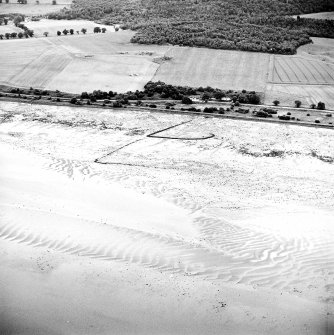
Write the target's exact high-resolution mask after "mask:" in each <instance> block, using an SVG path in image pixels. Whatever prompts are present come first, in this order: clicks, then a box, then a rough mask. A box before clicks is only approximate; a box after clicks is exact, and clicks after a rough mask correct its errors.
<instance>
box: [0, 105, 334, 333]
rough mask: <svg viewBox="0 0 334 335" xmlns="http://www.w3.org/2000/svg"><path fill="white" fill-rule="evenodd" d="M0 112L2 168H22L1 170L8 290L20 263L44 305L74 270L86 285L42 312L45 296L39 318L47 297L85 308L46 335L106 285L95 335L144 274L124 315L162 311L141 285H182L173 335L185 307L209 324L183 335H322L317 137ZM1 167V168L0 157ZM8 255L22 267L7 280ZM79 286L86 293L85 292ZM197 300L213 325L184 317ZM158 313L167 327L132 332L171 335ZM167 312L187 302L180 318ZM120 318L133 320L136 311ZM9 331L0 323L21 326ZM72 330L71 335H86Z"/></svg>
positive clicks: (123, 117)
mask: <svg viewBox="0 0 334 335" xmlns="http://www.w3.org/2000/svg"><path fill="white" fill-rule="evenodd" d="M0 109H1V115H0V116H1V121H2V123H1V124H0V144H1V145H2V146H1V148H2V149H3V148H7V147H8V148H11V150H10V151H8V161H11V160H13V159H14V158H13V157H18V158H17V159H19V157H21V160H22V161H20V160H18V161H17V165H14V166H12V167H11V168H5V169H4V173H6V176H7V174H8V178H7V179H6V180H4V181H3V183H1V185H3V186H2V197H1V199H2V202H1V208H2V210H1V213H2V214H1V221H0V241H1V243H3V244H4V245H5V246H6V247H7V248H9V249H8V250H12V249H13V250H15V252H14V251H13V252H14V253H13V254H17V255H16V256H15V257H16V259H15V262H14V263H10V262H9V261H8V259H9V257H10V254H9V255H2V256H1V257H3V258H4V259H6V260H7V262H5V266H6V268H8V269H10V271H9V274H11V273H12V272H13V271H25V270H24V269H25V266H27V269H29V271H31V270H30V267H29V266H31V265H29V264H30V263H32V262H34V260H35V258H36V259H37V265H38V267H39V270H36V274H35V273H34V278H35V279H34V280H37V279H36V278H39V277H37V274H38V276H40V279H38V280H41V281H42V280H43V278H44V281H43V285H41V286H40V287H39V288H36V289H35V290H36V293H35V294H36V295H37V296H41V295H40V293H39V292H40V291H42V292H44V291H46V292H48V291H47V290H48V289H47V287H48V285H50V288H49V290H52V287H54V286H55V287H57V285H56V284H55V283H56V278H58V277H60V278H62V279H60V280H64V278H68V274H67V272H68V273H73V274H74V273H75V274H76V273H77V272H78V268H79V269H80V273H81V271H84V270H85V271H86V272H85V273H86V275H84V276H81V280H80V281H79V283H78V286H76V290H73V287H72V289H69V290H68V291H67V294H66V295H64V294H63V292H62V291H61V290H60V291H59V292H61V295H60V296H58V294H59V292H58V291H57V288H56V289H55V291H52V294H45V295H42V296H41V297H42V298H41V299H42V300H45V299H50V301H51V303H50V302H49V306H50V307H49V310H54V309H55V308H56V306H58V305H57V304H59V303H60V302H61V301H62V302H64V301H63V300H62V299H65V298H61V297H64V296H66V299H67V300H68V299H69V298H70V300H71V299H72V297H73V296H75V294H76V293H75V292H76V291H77V290H82V292H86V293H85V294H83V297H82V298H80V299H79V300H78V303H77V302H76V300H73V301H72V300H71V301H72V302H71V304H72V305H71V306H73V308H72V309H71V310H70V311H67V315H64V316H63V312H62V311H60V312H59V313H60V314H59V320H60V321H61V322H60V323H59V325H58V327H59V326H63V318H64V320H70V321H69V322H71V327H75V325H76V327H86V326H85V325H86V323H85V322H78V315H77V314H75V313H74V312H72V310H73V311H74V310H75V311H77V312H76V313H79V312H78V311H81V310H82V309H83V308H86V307H84V306H86V303H82V304H81V303H80V302H82V301H85V302H86V299H88V298H87V297H86V294H88V296H90V294H93V295H95V294H101V292H109V286H110V285H112V291H113V293H110V292H109V293H108V297H109V300H108V301H109V302H103V304H105V305H106V306H107V308H106V309H105V311H104V312H103V315H104V318H99V317H98V315H99V314H98V313H97V314H94V315H95V326H96V325H97V324H99V325H101V324H103V323H105V322H106V321H105V316H106V315H112V313H114V312H113V311H114V310H115V298H114V295H115V291H116V292H119V291H120V292H123V290H125V291H126V292H133V288H132V285H134V284H133V283H132V282H131V280H130V279H129V278H131V277H129V276H130V274H131V269H132V270H133V271H137V273H142V272H143V271H144V273H145V275H143V278H141V279H138V281H139V282H140V283H141V285H142V286H141V287H138V288H137V291H136V292H137V294H142V299H139V300H140V301H145V299H150V298H149V297H151V296H152V295H153V296H154V297H156V299H158V300H156V301H161V299H164V298H163V297H162V296H163V292H165V290H163V291H162V289H161V287H160V288H156V286H155V285H157V282H156V281H155V279H152V278H153V277H152V276H155V275H156V273H159V275H160V276H161V278H160V280H162V281H164V282H166V281H168V280H171V278H172V280H173V284H171V285H172V286H171V287H173V289H175V290H177V292H179V291H178V287H179V285H181V283H188V280H191V284H190V287H193V288H194V290H193V291H191V292H193V293H192V294H191V295H189V292H190V291H189V288H187V289H185V290H184V291H182V293H180V298H179V299H180V300H177V299H176V298H175V299H176V300H175V301H179V302H180V301H182V304H181V305H180V306H179V307H178V311H179V312H180V313H181V316H182V318H183V321H182V322H180V324H179V327H181V325H182V324H185V323H186V322H188V321H187V320H192V318H193V316H191V315H190V314H192V313H190V314H189V308H190V306H196V318H198V320H202V321H201V323H202V325H204V321H203V318H204V319H205V320H206V321H208V318H209V320H211V321H210V323H209V325H206V327H208V328H207V331H205V330H204V329H194V330H193V331H192V333H194V334H195V333H202V334H203V332H205V333H210V334H211V333H217V334H218V333H221V329H228V330H229V333H231V334H240V332H241V333H256V332H258V333H275V334H307V333H309V332H311V333H312V334H326V333H325V330H326V327H327V326H328V323H326V322H328V317H329V316H332V315H333V312H334V311H333V299H334V287H333V285H332V283H333V281H334V277H333V273H334V253H333V248H332V241H333V238H334V229H333V208H334V194H333V190H334V184H333V180H334V174H333V164H334V156H333V152H334V147H333V145H334V139H333V136H334V132H333V131H332V130H325V129H316V128H302V127H295V126H291V125H275V124H265V123H254V124H252V126H251V127H250V123H249V122H244V121H240V120H239V121H234V120H226V119H211V118H204V117H198V116H195V117H191V116H189V115H167V114H158V113H154V112H152V113H150V112H140V111H138V112H136V111H131V112H128V111H117V110H116V111H110V110H105V109H103V110H98V109H86V108H71V107H57V106H43V105H39V106H32V105H28V104H19V103H8V102H1V103H0ZM171 126H175V127H174V128H170V127H171ZM166 128H169V129H167V130H166V131H162V132H161V133H159V136H163V137H164V138H156V137H154V135H153V137H147V135H149V134H151V133H153V132H156V131H158V130H163V129H166ZM212 135H214V136H212ZM171 138H173V139H171ZM198 138H206V139H203V140H198ZM2 155H4V156H3V157H2V160H4V161H6V162H7V158H6V157H7V156H6V155H5V153H4V151H2ZM28 157H30V158H29V159H28ZM30 159H33V160H32V161H30ZM22 162H25V163H24V164H23V163H22ZM6 164H9V163H8V162H7V163H6ZM31 164H32V165H31ZM6 166H7V165H5V167H6ZM30 166H31V167H30ZM39 171H40V172H39ZM9 176H11V177H9ZM37 176H38V178H37V179H36V180H35V179H34V180H35V183H34V184H33V185H34V187H31V185H32V184H31V183H32V179H33V178H36V177H37ZM15 178H17V182H15V180H16V179H15ZM58 180H59V182H57V181H58ZM49 183H50V184H49ZM67 184H69V188H68V189H66V187H67V186H66V185H67ZM47 185H51V186H52V187H51V186H47ZM18 190H20V192H18ZM20 250H21V251H20ZM20 253H21V254H20ZM23 255H29V256H30V257H31V258H30V260H26V261H25V263H22V264H26V265H21V266H20V267H18V266H16V265H15V264H17V263H16V262H18V259H21V258H22V257H24V256H23ZM59 255H61V256H59ZM59 257H61V261H60V260H58V258H59ZM86 260H89V263H90V265H89V266H90V267H89V269H87V267H86V265H84V264H85V262H86ZM12 262H13V261H12ZM117 262H119V263H122V264H124V269H122V273H123V274H124V277H123V281H122V284H120V283H116V282H115V281H114V280H112V279H110V278H109V277H105V276H106V275H105V274H103V273H104V272H103V271H102V270H101V269H104V270H106V269H112V270H111V272H112V273H117V271H118V268H119V267H120V266H121V265H119V266H116V264H117ZM13 264H14V265H13ZM59 264H62V265H61V266H60V265H59ZM66 264H73V265H71V266H68V267H66V266H65V265H66ZM136 268H138V269H139V270H135V269H136ZM94 269H97V270H94ZM27 271H28V270H27ZM108 271H110V270H108ZM6 273H7V272H6ZM100 275H101V276H102V277H103V278H105V279H102V278H100V277H99V276H100ZM30 276H31V274H30V272H27V273H25V276H22V277H18V279H16V280H14V281H12V282H11V283H8V285H5V286H4V290H2V291H4V293H6V294H7V296H12V297H13V298H12V300H8V299H7V300H8V301H15V299H14V297H15V296H17V295H18V294H19V296H21V297H23V296H24V295H25V294H27V293H25V292H27V290H24V291H22V292H21V291H20V292H19V293H16V295H14V293H12V291H11V290H12V289H13V288H15V287H16V286H17V285H18V283H19V282H20V280H21V279H20V278H24V281H27V282H28V283H30V281H29V278H30ZM45 278H48V280H47V281H46V282H45ZM89 278H93V280H94V285H95V286H96V285H97V287H98V289H97V288H96V287H95V286H92V287H94V288H92V287H90V286H87V287H88V289H86V288H85V287H86V286H85V285H88V284H87V283H89ZM107 278H109V279H107ZM4 280H6V282H7V281H8V279H4ZM22 280H23V279H22ZM58 280H59V279H58ZM44 283H45V284H44ZM111 283H112V284H111ZM123 283H125V284H123ZM176 283H177V285H176ZM207 283H209V284H207ZM122 285H123V286H122ZM147 285H148V286H147ZM159 285H161V284H160V282H159ZM206 285H209V286H210V287H211V289H209V292H211V290H212V289H214V290H215V292H216V293H217V292H218V293H217V294H219V299H220V300H218V301H220V305H219V306H220V308H221V306H226V305H227V307H226V309H224V310H219V311H220V312H219V313H218V312H217V308H216V307H215V304H213V302H212V298H211V295H210V294H209V293H208V294H207V296H206V297H203V303H202V304H204V305H202V304H201V303H198V300H196V299H199V297H201V291H202V289H204V287H206ZM119 287H121V288H122V289H119ZM143 288H145V289H143ZM91 290H92V291H91ZM94 290H95V291H98V292H95V291H94ZM205 290H206V289H205ZM92 292H95V293H92ZM138 292H140V293H138ZM141 292H142V293H141ZM187 292H188V293H187ZM205 292H207V291H205ZM183 293H184V294H185V295H186V297H185V296H183V295H182V294H183ZM22 295H23V296H22ZM160 295H162V296H160ZM264 297H268V300H266V299H267V298H266V299H264ZM90 299H91V301H94V298H90ZM116 299H119V296H118V295H117V296H116ZM129 299H130V301H132V294H128V296H127V297H125V298H124V300H121V302H118V303H117V304H116V306H118V307H119V308H120V309H121V306H124V304H125V305H126V304H127V301H128V300H129ZM173 299H174V296H173V295H172V294H171V295H169V300H167V301H166V302H165V303H166V306H168V308H169V310H168V312H167V313H166V312H165V313H164V312H163V311H161V310H160V307H159V305H157V307H156V308H158V309H157V310H155V308H152V309H151V310H150V308H151V307H152V306H151V305H145V306H146V307H145V308H146V310H149V313H148V312H147V313H146V314H144V315H143V316H142V317H141V322H147V323H148V324H152V323H154V322H155V316H156V313H157V314H158V315H160V316H159V317H160V318H163V320H165V319H166V318H168V317H170V318H171V319H170V320H169V321H170V323H168V324H170V325H171V326H170V327H172V325H173V324H174V320H175V318H177V317H178V316H177V315H178V313H177V315H174V314H170V313H171V312H170V304H171V301H174V300H173ZM183 299H189V306H187V305H186V306H184V305H183V301H184V300H183ZM217 299H218V298H217ZM21 300H22V301H24V304H23V306H22V305H20V306H21V308H22V309H23V310H24V309H25V308H27V309H29V310H30V309H31V305H30V304H32V305H34V298H33V297H30V296H28V297H26V299H21ZM79 301H80V302H79ZM88 301H89V300H88ZM101 301H104V300H103V299H102V300H101ZM116 301H118V300H116ZM146 301H147V300H146ZM149 301H150V302H151V300H149ZM187 301H188V300H187ZM26 302H29V303H26ZM226 302H227V304H226ZM12 303H13V304H14V302H12ZM224 304H225V305H224ZM79 305H80V306H79ZM88 305H90V304H89V303H88ZM97 305H99V304H97ZM13 306H14V305H13ZM110 306H114V307H112V308H111V307H110ZM149 306H151V307H149ZM160 306H161V304H160ZM202 306H205V310H203V309H202ZM14 307H15V306H14ZM14 307H13V308H14ZM96 308H98V307H96ZM131 308H137V310H141V309H142V308H143V307H142V304H141V303H139V304H135V305H132V307H131ZM192 308H193V307H192ZM192 308H190V311H193V309H192ZM7 310H8V309H7ZM13 310H15V308H14V309H13ZM35 311H36V307H34V308H32V313H31V314H29V315H30V316H31V319H30V320H31V321H30V322H31V323H32V324H34V323H35V325H36V324H40V325H41V324H43V322H45V320H49V319H50V317H52V315H51V314H50V313H46V312H44V314H45V315H44V314H43V315H44V316H43V318H40V319H39V316H38V313H36V312H35ZM157 311H158V312H157ZM213 311H214V312H215V314H213V316H212V314H211V312H213ZM282 311H283V312H282ZM8 313H10V312H7V314H6V315H9V314H8ZM109 313H111V314H109ZM117 313H119V312H117ZM117 313H116V314H113V315H114V316H115V315H117V317H118V318H120V319H122V320H123V318H125V319H126V318H130V319H131V320H132V321H133V320H135V319H136V317H138V318H140V316H138V314H137V313H138V312H136V313H132V314H131V313H129V314H128V315H127V316H126V317H124V315H121V316H120V315H119V314H117ZM20 315H21V314H20V313H17V314H15V315H14V313H12V314H11V317H12V318H13V320H14V319H15V318H17V319H18V320H20V321H21V322H22V319H24V316H20ZM23 315H24V313H23ZM88 315H90V313H88ZM20 318H21V319H20ZM118 318H117V320H119V319H118ZM210 318H212V319H210ZM15 320H16V319H15ZM36 320H37V321H36ZM110 320H114V318H107V321H108V322H107V324H108V325H109V327H110V326H111V324H113V323H114V321H112V322H111V321H110ZM143 320H145V321H143ZM171 320H172V321H171ZM286 320H289V321H288V322H287V321H286ZM194 322H195V323H196V322H199V321H196V320H194ZM64 324H65V325H66V323H65V321H64ZM245 325H247V332H243V329H244V327H245ZM48 326H50V324H48ZM88 327H89V324H87V329H88ZM161 327H164V323H163V324H161ZM211 327H212V328H211ZM222 327H227V328H222ZM57 329H59V328H57ZM74 329H75V328H70V329H67V330H66V331H65V330H63V331H62V333H63V334H70V333H74ZM87 329H84V330H82V329H81V333H89V332H87ZM185 329H186V328H185ZM185 329H183V328H182V333H184V331H185ZM94 330H95V333H98V332H97V329H94ZM179 330H180V329H179ZM168 332H170V333H177V330H175V329H173V328H172V329H169V331H165V333H168ZM79 333H80V332H79ZM92 333H93V332H92ZM129 333H130V332H129Z"/></svg>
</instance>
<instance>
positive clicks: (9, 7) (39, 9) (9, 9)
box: [0, 0, 72, 15]
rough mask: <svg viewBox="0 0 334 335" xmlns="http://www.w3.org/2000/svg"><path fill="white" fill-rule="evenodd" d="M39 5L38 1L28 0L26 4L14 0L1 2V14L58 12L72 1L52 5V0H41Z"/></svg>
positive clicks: (62, 0)
mask: <svg viewBox="0 0 334 335" xmlns="http://www.w3.org/2000/svg"><path fill="white" fill-rule="evenodd" d="M39 2H40V4H39V5H37V4H36V1H32V0H28V3H27V4H26V5H21V4H18V3H17V2H14V1H13V0H12V1H11V2H10V3H8V4H5V3H1V4H0V14H11V13H18V14H24V15H44V14H48V13H52V12H57V11H59V10H60V9H63V8H64V7H67V8H69V7H70V4H71V2H72V1H67V0H61V1H57V5H52V4H51V2H52V1H51V0H44V1H43V0H40V1H39Z"/></svg>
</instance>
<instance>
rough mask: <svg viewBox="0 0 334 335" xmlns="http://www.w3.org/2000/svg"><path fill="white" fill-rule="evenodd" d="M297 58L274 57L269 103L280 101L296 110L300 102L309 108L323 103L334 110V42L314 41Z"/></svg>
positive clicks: (299, 51) (267, 96)
mask: <svg viewBox="0 0 334 335" xmlns="http://www.w3.org/2000/svg"><path fill="white" fill-rule="evenodd" d="M312 41H313V43H312V44H308V45H304V46H302V47H301V48H299V49H298V53H297V55H296V56H278V55H275V56H272V58H271V61H270V71H269V76H268V84H267V87H266V91H265V103H268V104H270V103H271V102H272V101H273V100H276V99H277V100H279V101H280V102H281V104H283V105H287V106H293V105H294V101H296V100H300V101H302V104H303V105H304V106H305V107H307V106H309V105H310V104H312V103H315V104H316V103H318V102H319V101H323V102H325V104H326V107H327V108H330V109H334V40H331V39H327V38H313V39H312Z"/></svg>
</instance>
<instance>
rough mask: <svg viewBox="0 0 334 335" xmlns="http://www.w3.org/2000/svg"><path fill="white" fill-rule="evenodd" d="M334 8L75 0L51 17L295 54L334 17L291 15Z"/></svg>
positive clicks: (244, 1) (247, 0) (328, 28)
mask: <svg viewBox="0 0 334 335" xmlns="http://www.w3.org/2000/svg"><path fill="white" fill-rule="evenodd" d="M333 10H334V1H332V0H293V1H292V0H227V1H221V0H74V2H73V4H72V7H71V9H70V10H66V9H65V10H62V11H61V12H58V13H54V14H51V15H50V18H56V19H62V18H66V19H75V18H82V19H94V20H98V21H99V22H101V23H104V24H110V25H113V24H121V25H122V28H123V29H127V28H129V29H133V30H136V31H137V34H136V35H135V36H134V37H133V39H132V42H135V43H143V44H151V43H153V44H166V43H170V44H177V45H186V46H199V47H209V48H216V49H231V50H233V49H236V50H247V51H261V52H271V53H282V54H292V53H294V52H295V51H296V48H297V47H298V46H300V45H303V44H306V43H309V42H310V36H322V37H330V38H334V21H330V20H324V21H322V20H315V19H304V18H299V17H298V18H297V19H294V18H292V17H291V16H292V15H298V14H302V13H312V12H319V11H333Z"/></svg>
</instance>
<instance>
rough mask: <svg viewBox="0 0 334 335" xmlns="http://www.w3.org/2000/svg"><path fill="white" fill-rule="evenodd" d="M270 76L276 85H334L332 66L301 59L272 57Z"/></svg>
mask: <svg viewBox="0 0 334 335" xmlns="http://www.w3.org/2000/svg"><path fill="white" fill-rule="evenodd" d="M272 74H273V75H272V78H271V79H272V80H271V81H272V82H273V83H278V84H280V83H284V84H290V83H291V84H292V83H293V84H308V85H309V84H334V64H329V63H326V62H322V61H316V60H309V59H306V58H302V57H295V56H277V55H276V56H274V70H273V72H272ZM269 80H270V79H269Z"/></svg>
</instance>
